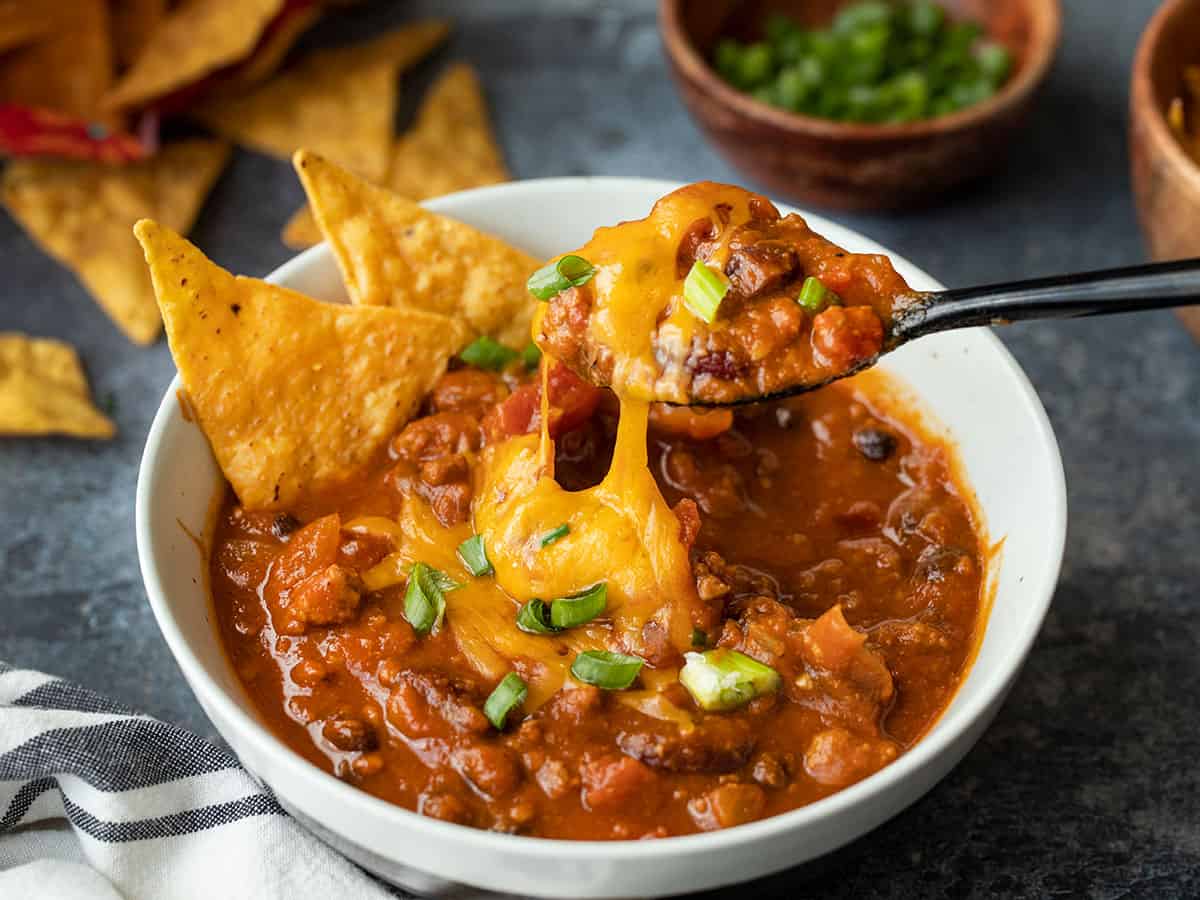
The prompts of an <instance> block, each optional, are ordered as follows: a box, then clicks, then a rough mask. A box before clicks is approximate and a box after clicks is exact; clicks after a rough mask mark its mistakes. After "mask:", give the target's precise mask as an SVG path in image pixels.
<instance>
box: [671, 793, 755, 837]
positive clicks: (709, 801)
mask: <svg viewBox="0 0 1200 900" xmlns="http://www.w3.org/2000/svg"><path fill="white" fill-rule="evenodd" d="M766 805H767V797H766V794H764V793H763V789H762V788H760V787H758V786H757V785H753V784H737V783H735V784H722V785H718V786H717V787H715V788H713V789H712V790H710V791H707V792H705V793H704V794H701V795H700V796H699V797H695V798H693V799H692V800H691V801H689V803H688V813H690V814H691V817H692V821H693V822H695V823H696V826H697V827H698V828H700V829H702V830H704V831H716V830H717V829H719V828H732V827H733V826H734V825H742V824H745V823H746V822H753V821H754V820H755V819H757V818H759V817H760V816H762V814H763V811H764V810H765V808H766Z"/></svg>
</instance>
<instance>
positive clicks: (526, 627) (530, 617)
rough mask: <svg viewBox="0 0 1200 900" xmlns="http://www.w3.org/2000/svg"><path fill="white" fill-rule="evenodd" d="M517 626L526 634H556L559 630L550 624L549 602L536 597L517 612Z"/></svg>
mask: <svg viewBox="0 0 1200 900" xmlns="http://www.w3.org/2000/svg"><path fill="white" fill-rule="evenodd" d="M517 627H518V628H520V629H521V630H522V631H524V632H526V633H528V634H557V633H558V632H559V631H560V630H561V629H558V628H555V627H554V626H553V625H551V624H550V604H548V603H546V602H544V601H542V600H536V599H535V600H530V601H529V602H528V603H526V604H525V605H524V606H522V607H521V609H520V610H519V611H518V612H517Z"/></svg>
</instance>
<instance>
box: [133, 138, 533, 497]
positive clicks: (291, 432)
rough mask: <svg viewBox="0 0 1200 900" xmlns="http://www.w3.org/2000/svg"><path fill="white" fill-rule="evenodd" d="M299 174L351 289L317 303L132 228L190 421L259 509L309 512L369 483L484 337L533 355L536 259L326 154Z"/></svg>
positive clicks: (154, 232)
mask: <svg viewBox="0 0 1200 900" xmlns="http://www.w3.org/2000/svg"><path fill="white" fill-rule="evenodd" d="M295 164H296V168H297V170H298V171H299V173H300V175H301V179H302V180H303V182H304V187H305V190H306V192H307V193H308V199H309V202H310V203H311V204H312V207H313V210H314V213H315V217H316V221H317V223H318V225H319V226H320V228H321V231H322V233H323V235H324V237H325V238H326V239H327V240H329V242H330V244H331V245H332V247H333V249H334V253H335V255H336V257H337V261H338V265H339V266H340V267H341V269H342V272H343V275H344V277H345V281H346V289H347V293H348V294H349V297H350V301H351V302H350V304H349V305H344V304H337V303H322V302H319V301H317V300H313V299H310V298H308V297H305V296H302V295H300V294H298V293H296V292H294V291H290V290H287V289H285V288H281V287H278V286H275V285H271V284H267V283H266V282H263V281H258V280H257V279H253V278H245V277H240V276H234V275H231V274H229V273H228V272H226V271H225V270H224V269H221V268H220V267H219V266H217V265H215V264H214V263H212V262H210V261H209V260H208V259H206V258H205V257H204V255H203V254H202V253H201V252H200V251H199V250H197V249H196V248H195V247H194V246H192V245H191V244H190V243H188V242H187V241H186V240H185V239H184V238H182V237H181V236H180V235H179V234H177V233H176V232H175V231H173V230H172V229H170V228H168V227H166V226H164V225H162V224H159V223H157V222H153V221H148V220H146V221H141V222H139V223H138V224H137V226H136V228H135V233H136V235H137V239H138V240H139V241H140V242H141V244H142V248H143V249H144V251H145V258H146V262H147V264H148V265H149V268H150V274H151V277H152V279H153V283H154V291H155V294H156V295H157V299H158V304H159V306H160V307H161V309H162V315H163V319H164V321H165V322H166V328H167V339H168V341H169V342H170V345H171V353H172V355H173V356H174V358H175V362H176V365H178V367H179V373H180V376H181V377H182V379H183V383H184V387H185V389H186V391H187V394H188V397H189V400H190V407H191V409H192V410H193V412H194V414H195V417H196V420H197V421H198V423H199V425H200V427H201V428H202V429H203V430H204V433H205V435H206V436H207V437H208V440H209V443H210V444H211V445H212V449H213V454H214V456H216V458H217V462H218V463H219V464H220V466H221V469H222V471H223V472H224V474H225V477H226V478H227V479H228V481H229V483H230V484H231V485H232V486H233V489H234V491H235V492H236V493H237V495H238V498H239V500H240V501H241V502H242V504H243V505H245V506H246V507H247V508H250V509H284V508H286V509H290V510H296V509H301V508H304V506H305V504H306V503H309V502H315V501H317V500H319V498H320V497H321V496H323V495H327V493H328V492H329V491H331V490H334V489H336V488H337V487H339V486H340V485H343V484H345V483H346V482H347V481H350V480H352V479H353V478H355V477H356V476H357V475H359V474H360V473H361V472H362V471H363V470H364V469H365V468H366V467H367V466H369V465H371V464H372V463H373V462H374V461H375V460H376V459H378V457H379V454H380V453H381V452H382V450H383V448H384V446H385V445H386V443H387V441H388V440H389V439H390V438H391V436H392V435H393V434H394V433H395V432H396V431H397V430H398V429H399V428H400V427H401V426H402V425H403V424H404V423H405V422H407V421H408V419H409V418H411V417H412V416H413V415H414V413H415V412H416V411H417V408H418V405H419V404H420V402H421V399H422V397H423V396H424V395H425V394H427V393H428V392H429V391H430V390H431V389H432V387H433V385H434V384H435V382H436V381H437V380H438V378H440V377H441V375H442V373H443V372H445V370H446V366H447V363H448V362H449V360H450V358H451V357H452V356H453V355H454V354H455V353H457V352H458V351H460V350H461V349H462V348H463V347H464V346H465V345H466V344H467V343H468V342H469V341H471V340H473V339H474V338H476V337H477V336H479V335H480V334H491V335H493V336H500V337H502V338H505V339H511V338H516V339H517V341H518V342H519V343H520V344H523V343H524V342H526V341H528V336H529V328H530V324H529V323H530V319H531V316H532V311H533V306H534V301H533V299H532V298H531V296H530V295H529V293H528V292H527V291H526V289H525V280H526V278H527V277H528V275H529V274H530V272H532V271H533V269H534V268H535V267H536V265H537V263H536V261H535V260H534V259H533V258H531V257H530V256H528V255H527V254H525V253H522V252H521V251H520V250H517V249H515V248H513V247H510V246H508V245H507V244H505V243H504V242H503V241H501V240H499V239H498V238H495V237H492V236H490V235H487V234H484V233H482V232H480V231H477V230H476V229H474V228H471V227H470V226H468V225H465V224H463V223H461V222H457V221H454V220H452V219H447V218H445V217H442V216H438V215H435V214H434V213H431V212H429V211H428V210H425V209H423V208H421V207H420V206H417V205H416V204H414V203H413V202H412V201H410V200H407V199H405V198H403V197H400V196H398V195H395V194H393V193H391V192H389V191H387V190H385V189H383V188H379V187H376V186H374V185H371V184H368V183H367V182H366V181H364V180H363V179H361V178H359V177H357V176H356V175H353V174H351V173H350V172H349V171H347V170H346V169H343V168H341V167H339V166H336V165H335V164H333V163H332V162H330V161H328V160H326V159H323V158H322V157H320V156H317V155H316V154H313V153H310V152H307V151H301V152H298V153H297V154H296V159H295Z"/></svg>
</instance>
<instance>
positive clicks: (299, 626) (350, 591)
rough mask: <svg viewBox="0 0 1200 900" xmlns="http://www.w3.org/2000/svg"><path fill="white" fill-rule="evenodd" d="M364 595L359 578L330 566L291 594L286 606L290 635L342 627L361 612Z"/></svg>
mask: <svg viewBox="0 0 1200 900" xmlns="http://www.w3.org/2000/svg"><path fill="white" fill-rule="evenodd" d="M361 601H362V592H361V590H360V588H359V586H358V579H357V576H355V574H354V573H353V572H351V571H350V570H349V569H347V568H346V567H345V566H340V565H337V564H336V563H335V564H334V565H332V566H327V567H326V568H324V569H322V570H321V571H320V572H315V573H314V574H312V575H310V576H309V577H308V578H306V579H304V580H303V581H302V582H300V583H299V584H298V585H296V586H295V587H294V588H292V589H291V591H290V592H289V593H288V598H287V603H286V605H285V606H284V610H285V613H286V619H287V621H286V623H285V626H284V628H283V629H282V630H283V631H284V632H285V633H287V634H298V633H300V632H302V631H304V630H305V629H306V628H307V627H309V626H313V625H316V626H324V625H339V624H341V623H343V622H349V621H350V620H351V619H353V618H354V616H355V614H356V613H357V612H358V606H359V603H360V602H361Z"/></svg>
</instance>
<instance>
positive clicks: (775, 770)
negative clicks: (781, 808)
mask: <svg viewBox="0 0 1200 900" xmlns="http://www.w3.org/2000/svg"><path fill="white" fill-rule="evenodd" d="M790 757H791V754H788V755H787V757H785V756H782V755H781V754H778V753H760V754H759V755H758V757H757V758H756V759H755V760H754V766H753V768H752V769H751V770H750V777H751V778H753V779H754V780H755V781H756V782H757V783H758V784H760V785H762V786H763V787H765V788H771V789H772V790H779V789H780V788H785V787H787V785H788V782H789V781H790V780H791V778H790V777H789V774H788V773H789V772H790V771H791V769H792V766H793V762H792V760H791V758H790Z"/></svg>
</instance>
